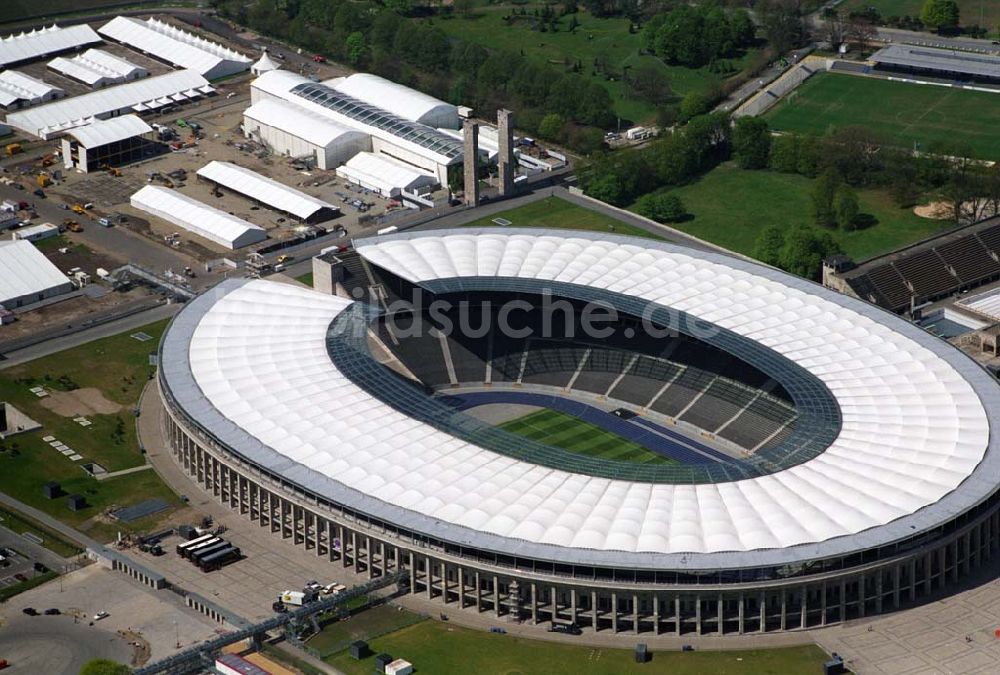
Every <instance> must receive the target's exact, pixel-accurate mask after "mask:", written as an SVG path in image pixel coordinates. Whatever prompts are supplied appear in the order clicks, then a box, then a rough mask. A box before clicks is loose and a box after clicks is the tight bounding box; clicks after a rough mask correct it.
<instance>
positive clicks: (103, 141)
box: [68, 115, 153, 148]
mask: <svg viewBox="0 0 1000 675" xmlns="http://www.w3.org/2000/svg"><path fill="white" fill-rule="evenodd" d="M152 131H153V127H151V126H149V125H148V124H146V122H145V121H143V120H142V119H140V118H139V117H138V116H137V115H122V116H120V117H112V118H111V119H107V120H98V121H96V122H92V123H90V124H85V125H84V126H82V127H76V128H75V129H73V130H71V131H69V132H68V133H69V135H71V136H73V138H75V139H76V140H77V141H79V142H80V145H82V146H83V147H85V148H99V147H101V146H102V145H107V144H108V143H115V142H117V141H124V140H125V139H126V138H132V137H133V136H141V135H143V134H148V133H151V132H152Z"/></svg>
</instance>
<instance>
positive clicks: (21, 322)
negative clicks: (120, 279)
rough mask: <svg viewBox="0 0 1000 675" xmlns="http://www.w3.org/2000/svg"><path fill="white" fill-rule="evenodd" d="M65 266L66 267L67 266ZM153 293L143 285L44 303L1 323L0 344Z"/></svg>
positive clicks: (147, 298) (145, 298)
mask: <svg viewBox="0 0 1000 675" xmlns="http://www.w3.org/2000/svg"><path fill="white" fill-rule="evenodd" d="M67 269H69V268H68V267H67ZM154 295H155V294H154V293H152V292H151V291H150V290H148V289H146V288H142V287H138V288H133V289H132V290H130V291H128V292H124V293H123V292H120V291H115V292H110V293H108V294H107V295H105V296H103V297H101V298H90V297H86V296H74V297H71V298H68V299H66V300H63V301H61V302H57V303H54V304H51V305H46V306H44V307H39V308H37V309H32V310H31V311H30V312H24V313H21V314H18V315H17V320H16V321H14V323H11V324H8V325H6V326H0V344H3V343H6V342H8V341H14V340H21V339H23V338H26V337H28V336H29V335H34V334H36V333H38V332H39V331H42V330H46V329H56V328H61V327H63V326H69V325H73V326H75V325H77V324H79V323H80V322H82V321H87V319H88V317H89V316H91V315H93V314H97V313H104V312H107V311H109V310H115V309H120V310H122V311H124V310H125V309H127V308H128V307H129V306H133V305H138V304H142V303H147V302H152V301H153V296H154Z"/></svg>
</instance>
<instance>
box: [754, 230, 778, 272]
mask: <svg viewBox="0 0 1000 675" xmlns="http://www.w3.org/2000/svg"><path fill="white" fill-rule="evenodd" d="M784 246H785V234H784V233H783V232H782V231H781V228H779V227H775V226H774V225H772V226H770V227H767V228H764V229H763V230H762V231H761V233H760V234H759V235H757V241H756V242H754V247H753V257H754V258H756V259H757V260H759V261H761V262H762V263H765V264H767V265H772V266H774V267H779V266H780V265H781V251H782V249H783V248H784Z"/></svg>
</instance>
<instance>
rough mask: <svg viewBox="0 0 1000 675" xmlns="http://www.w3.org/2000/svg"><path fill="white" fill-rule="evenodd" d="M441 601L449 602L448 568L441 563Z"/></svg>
mask: <svg viewBox="0 0 1000 675" xmlns="http://www.w3.org/2000/svg"><path fill="white" fill-rule="evenodd" d="M441 601H442V602H443V603H444V604H446V605H447V604H448V568H447V567H446V566H445V564H444V563H441Z"/></svg>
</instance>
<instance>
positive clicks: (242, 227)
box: [131, 185, 267, 250]
mask: <svg viewBox="0 0 1000 675" xmlns="http://www.w3.org/2000/svg"><path fill="white" fill-rule="evenodd" d="M131 203H132V206H133V207H135V208H137V209H139V210H140V211H145V212H146V213H149V214H151V215H154V216H157V217H158V218H162V219H163V220H166V221H167V222H170V223H173V224H174V225H177V226H179V227H183V228H184V229H185V230H187V231H188V232H191V233H192V234H196V235H198V236H199V237H203V238H205V239H208V240H209V241H211V242H214V243H216V244H218V245H219V246H222V247H224V248H227V249H233V250H235V249H238V248H242V247H244V246H249V245H250V244H255V243H257V242H259V241H263V240H264V239H267V233H266V232H265V231H264V228H262V227H260V226H259V225H254V224H253V223H249V222H247V221H245V220H243V219H242V218H237V217H236V216H233V215H230V214H228V213H226V212H225V211H220V210H219V209H216V208H213V207H211V206H209V205H208V204H203V203H202V202H199V201H198V200H197V199H192V198H191V197H188V196H187V195H183V194H181V193H179V192H177V191H176V190H171V189H169V188H165V187H160V186H158V185H147V186H145V187H144V188H142V189H141V190H139V191H138V192H136V193H135V194H133V195H132V199H131Z"/></svg>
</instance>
